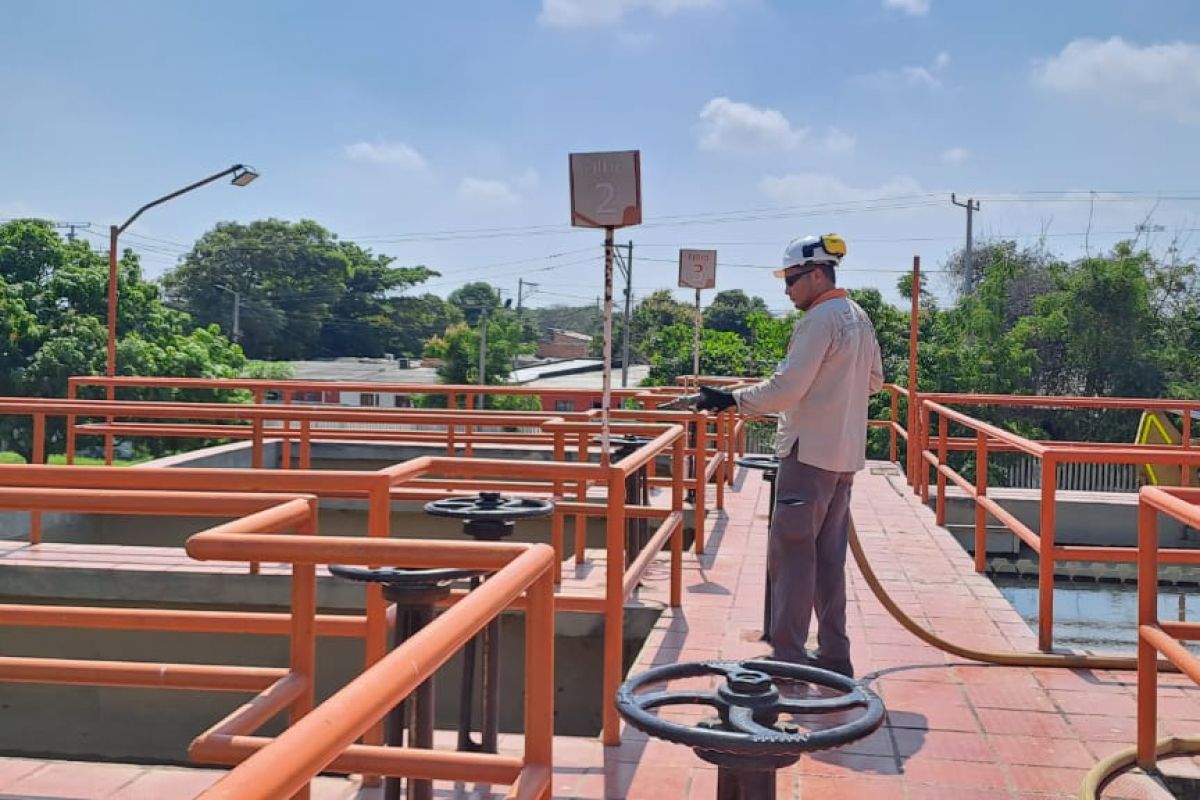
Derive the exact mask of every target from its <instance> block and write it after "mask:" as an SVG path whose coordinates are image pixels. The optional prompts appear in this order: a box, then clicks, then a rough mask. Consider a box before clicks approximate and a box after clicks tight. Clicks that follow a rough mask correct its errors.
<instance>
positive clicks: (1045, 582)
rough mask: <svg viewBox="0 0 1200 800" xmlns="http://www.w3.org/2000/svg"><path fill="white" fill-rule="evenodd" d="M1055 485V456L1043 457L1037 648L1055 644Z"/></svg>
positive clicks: (1056, 477)
mask: <svg viewBox="0 0 1200 800" xmlns="http://www.w3.org/2000/svg"><path fill="white" fill-rule="evenodd" d="M1057 488H1058V459H1057V458H1056V457H1055V456H1053V455H1051V454H1049V453H1047V454H1046V455H1045V456H1043V457H1042V508H1041V523H1040V525H1039V530H1038V539H1039V540H1040V542H1041V549H1040V552H1039V553H1038V647H1039V648H1041V649H1042V650H1049V649H1051V648H1052V647H1053V646H1054V549H1055V545H1054V518H1055V513H1054V512H1055V508H1054V497H1055V494H1057Z"/></svg>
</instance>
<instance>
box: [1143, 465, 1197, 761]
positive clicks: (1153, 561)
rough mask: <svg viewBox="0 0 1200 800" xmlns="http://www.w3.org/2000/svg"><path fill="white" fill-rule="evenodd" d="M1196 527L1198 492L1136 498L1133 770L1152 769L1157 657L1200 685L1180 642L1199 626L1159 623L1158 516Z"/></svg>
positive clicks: (1151, 491) (1157, 492)
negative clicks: (1135, 745)
mask: <svg viewBox="0 0 1200 800" xmlns="http://www.w3.org/2000/svg"><path fill="white" fill-rule="evenodd" d="M1160 512H1161V513H1164V514H1167V515H1169V516H1171V517H1173V518H1174V519H1176V520H1179V521H1180V522H1182V523H1184V524H1185V525H1191V526H1192V527H1194V528H1200V489H1163V488H1159V487H1154V486H1144V487H1142V489H1141V491H1140V492H1139V493H1138V651H1137V659H1138V668H1137V765H1138V766H1139V767H1141V768H1142V769H1144V770H1147V771H1148V770H1151V769H1153V768H1154V762H1155V758H1156V756H1157V748H1156V744H1157V739H1156V737H1157V733H1156V731H1155V728H1156V725H1157V722H1158V668H1157V666H1156V662H1157V660H1158V654H1159V653H1161V654H1162V655H1164V656H1166V657H1167V659H1168V660H1169V661H1170V662H1171V663H1172V664H1174V665H1175V666H1176V667H1178V668H1179V671H1180V672H1182V673H1184V674H1185V675H1187V676H1188V677H1189V678H1191V679H1192V680H1193V681H1195V682H1196V683H1197V684H1200V658H1197V657H1196V656H1195V655H1193V654H1192V653H1190V652H1189V651H1188V650H1187V648H1186V647H1184V645H1183V644H1182V642H1183V641H1188V640H1190V641H1196V640H1200V623H1196V622H1163V621H1161V620H1159V618H1158V565H1159V563H1160V562H1159V557H1158V556H1159V552H1160V551H1159V547H1158V515H1159V513H1160ZM1178 561H1179V562H1182V563H1187V564H1192V565H1197V566H1200V551H1195V550H1193V551H1189V552H1188V554H1187V557H1186V558H1182V559H1178Z"/></svg>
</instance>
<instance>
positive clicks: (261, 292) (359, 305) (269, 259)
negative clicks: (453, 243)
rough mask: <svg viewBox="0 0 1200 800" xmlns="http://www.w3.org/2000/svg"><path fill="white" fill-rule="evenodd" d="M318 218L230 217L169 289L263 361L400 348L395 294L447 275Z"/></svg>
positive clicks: (180, 303)
mask: <svg viewBox="0 0 1200 800" xmlns="http://www.w3.org/2000/svg"><path fill="white" fill-rule="evenodd" d="M392 261H393V259H392V258H391V257H390V256H382V255H380V256H377V255H373V254H372V253H371V252H370V251H368V250H364V249H362V248H360V247H359V246H358V245H355V244H353V243H351V242H344V241H339V240H338V238H337V236H336V235H334V234H332V233H330V232H329V231H327V230H325V228H323V227H321V226H320V225H318V224H317V223H316V222H313V221H311V220H301V221H300V222H295V223H293V222H287V221H284V220H277V219H269V220H260V221H257V222H253V223H251V224H249V225H242V224H239V223H233V222H222V223H220V224H218V225H217V226H216V227H215V228H213V230H211V231H209V232H208V233H206V234H204V236H202V237H201V238H200V240H199V241H197V242H196V244H195V245H194V246H193V247H192V249H191V251H189V253H188V254H187V256H185V257H184V260H183V263H182V264H180V266H179V267H177V268H176V269H174V270H172V271H171V272H169V273H168V274H167V275H165V276H164V277H163V281H162V282H163V286H164V287H165V290H166V292H167V296H168V297H169V299H170V300H171V301H172V303H173V304H175V305H176V306H177V307H179V308H181V309H183V310H185V311H187V312H188V313H189V314H191V315H192V317H193V318H194V319H195V320H196V321H197V322H199V323H200V324H204V325H207V324H216V325H218V326H220V327H221V329H222V330H225V331H229V332H232V325H233V307H234V303H235V301H236V302H237V304H238V307H239V319H238V328H239V333H240V339H239V342H240V344H241V345H242V346H243V348H244V349H245V351H246V352H247V353H248V354H249V355H251V356H252V357H255V358H266V359H276V360H289V359H291V360H294V359H303V358H318V357H325V356H337V355H363V356H380V355H382V354H383V353H385V352H395V349H394V348H395V345H396V344H398V343H400V341H401V340H402V338H403V337H402V335H401V332H400V330H399V326H400V325H401V323H402V321H403V318H402V317H400V316H399V315H398V314H397V308H396V306H395V299H396V298H397V297H398V296H399V295H400V294H402V293H403V292H404V291H405V290H406V289H408V288H410V287H413V286H416V285H418V284H420V283H422V282H423V281H425V280H427V279H428V278H430V277H432V276H435V275H437V274H438V273H436V272H434V271H433V270H430V269H429V268H427V267H422V266H417V267H395V266H392V265H391V264H392Z"/></svg>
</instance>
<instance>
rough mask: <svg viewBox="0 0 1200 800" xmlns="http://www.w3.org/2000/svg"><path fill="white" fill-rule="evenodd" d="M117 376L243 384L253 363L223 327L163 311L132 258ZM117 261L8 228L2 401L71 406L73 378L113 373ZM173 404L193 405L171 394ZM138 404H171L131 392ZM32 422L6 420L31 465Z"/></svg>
mask: <svg viewBox="0 0 1200 800" xmlns="http://www.w3.org/2000/svg"><path fill="white" fill-rule="evenodd" d="M118 280H119V284H118V285H119V293H118V304H117V313H118V319H117V332H118V334H119V337H120V338H119V339H118V341H117V352H116V356H117V372H118V373H119V374H122V375H172V376H178V377H236V376H237V375H238V374H239V373H240V371H241V370H242V368H243V367H244V365H245V357H244V355H243V354H242V351H241V349H240V348H238V347H237V346H235V345H233V344H231V343H230V342H229V341H228V340H227V339H225V338H224V337H223V336H221V335H220V334H219V332H218V331H217V330H216V329H215V328H211V329H199V330H197V329H195V328H194V327H193V326H192V324H191V320H190V319H189V318H188V316H187V315H186V314H183V313H180V312H178V311H175V310H173V309H170V308H167V307H166V306H165V305H163V303H162V301H161V299H160V297H159V293H158V288H157V287H156V286H155V285H154V284H152V283H149V282H147V281H146V280H145V279H144V278H143V277H142V272H141V267H140V265H139V263H138V259H137V257H136V256H135V255H134V254H132V253H131V252H129V251H126V252H125V253H124V254H123V255H122V257H121V259H120V263H119V264H118ZM107 289H108V261H107V259H106V258H105V257H104V256H102V255H101V254H100V253H96V252H94V251H92V249H91V248H90V246H89V245H88V244H87V242H85V241H83V240H80V241H77V242H70V243H68V242H64V241H63V240H62V239H61V237H59V235H58V234H57V233H56V232H55V231H54V229H53V228H52V227H51V226H50V225H49V223H46V222H42V221H38V220H15V221H12V222H8V223H5V224H3V225H0V318H2V320H3V321H2V322H0V394H4V395H10V396H11V395H17V396H34V397H63V396H65V395H66V386H67V378H69V377H71V376H74V375H97V374H102V373H103V372H104V371H105V367H106V364H105V362H106V352H107V341H108V331H107V323H106V315H107ZM169 394H170V399H193V397H192V396H191V395H187V394H185V393H179V392H170V393H169ZM125 396H129V397H131V398H132V399H166V398H160V396H159V395H152V394H148V393H142V394H136V393H129V394H126V395H125ZM63 425H64V423H63V420H61V419H50V420H48V421H47V438H48V443H47V444H48V446H47V450H48V452H60V451H61V449H62V445H63V442H64V439H65V428H64V427H63ZM30 434H31V431H30V430H29V424H28V421H26V420H20V419H17V418H13V417H4V418H0V438H3V439H4V442H5V447H6V448H8V449H14V450H17V451H18V452H20V453H21V454H22V455H24V456H26V457H29V455H30V454H31V452H32V442H31V439H30Z"/></svg>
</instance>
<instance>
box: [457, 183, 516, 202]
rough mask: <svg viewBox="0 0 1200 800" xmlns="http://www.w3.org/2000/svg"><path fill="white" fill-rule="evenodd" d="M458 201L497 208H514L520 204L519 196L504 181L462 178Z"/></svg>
mask: <svg viewBox="0 0 1200 800" xmlns="http://www.w3.org/2000/svg"><path fill="white" fill-rule="evenodd" d="M458 199H459V200H462V201H464V202H467V203H483V204H488V205H497V206H515V205H516V204H517V203H519V202H521V196H520V195H519V194H517V193H516V192H514V191H513V190H512V188H510V187H509V185H508V184H507V183H505V182H504V181H494V180H484V179H482V178H463V179H462V181H461V182H460V183H459V184H458Z"/></svg>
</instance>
